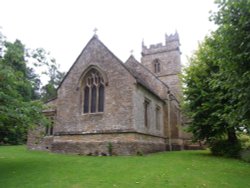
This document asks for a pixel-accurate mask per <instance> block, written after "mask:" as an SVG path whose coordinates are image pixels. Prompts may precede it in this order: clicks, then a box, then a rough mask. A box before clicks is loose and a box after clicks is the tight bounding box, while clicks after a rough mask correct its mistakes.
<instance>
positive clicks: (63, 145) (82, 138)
mask: <svg viewBox="0 0 250 188" xmlns="http://www.w3.org/2000/svg"><path fill="white" fill-rule="evenodd" d="M110 146H111V147H112V155H135V154H145V153H151V152H158V151H165V150H166V145H165V139H164V138H162V137H156V136H150V135H144V134H138V133H120V134H119V133H115V134H89V135H88V134H86V135H65V136H55V138H54V142H53V144H52V151H53V152H58V153H75V154H81V155H109V154H110V150H109V147H110Z"/></svg>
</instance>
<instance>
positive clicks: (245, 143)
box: [239, 133, 250, 150]
mask: <svg viewBox="0 0 250 188" xmlns="http://www.w3.org/2000/svg"><path fill="white" fill-rule="evenodd" d="M239 140H240V142H241V145H242V149H243V150H250V135H249V134H246V133H242V134H240V135H239Z"/></svg>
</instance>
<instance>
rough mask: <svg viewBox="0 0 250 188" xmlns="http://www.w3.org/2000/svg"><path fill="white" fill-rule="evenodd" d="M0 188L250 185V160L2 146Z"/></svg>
mask: <svg viewBox="0 0 250 188" xmlns="http://www.w3.org/2000/svg"><path fill="white" fill-rule="evenodd" d="M0 187H1V188H8V187H13V188H21V187H25V188H29V187H32V188H37V187H53V188H56V187H59V188H63V187H70V188H80V187H86V188H89V187H98V188H99V187H107V188H112V187H125V188H132V187H143V188H145V187H149V188H155V187H181V188H183V187H192V188H196V187H211V188H216V187H219V188H224V187H226V188H230V187H239V188H249V187H250V164H249V163H245V162H241V161H238V160H234V159H225V158H218V157H213V156H211V155H210V154H209V152H208V151H181V152H164V153H157V154H151V155H146V156H121V157H87V156H76V155H63V154H53V153H47V152H39V151H28V150H27V149H26V147H25V146H1V147H0Z"/></svg>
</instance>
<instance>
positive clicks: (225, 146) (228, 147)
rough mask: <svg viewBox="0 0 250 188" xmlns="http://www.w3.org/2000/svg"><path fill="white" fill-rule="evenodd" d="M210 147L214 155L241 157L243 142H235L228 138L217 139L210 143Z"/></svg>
mask: <svg viewBox="0 0 250 188" xmlns="http://www.w3.org/2000/svg"><path fill="white" fill-rule="evenodd" d="M210 149H211V152H212V154H213V155H216V156H225V157H233V158H239V157H240V151H241V143H240V142H236V143H234V144H232V143H230V142H228V140H216V141H213V142H212V143H210Z"/></svg>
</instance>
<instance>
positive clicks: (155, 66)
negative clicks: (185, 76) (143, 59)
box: [153, 59, 161, 73]
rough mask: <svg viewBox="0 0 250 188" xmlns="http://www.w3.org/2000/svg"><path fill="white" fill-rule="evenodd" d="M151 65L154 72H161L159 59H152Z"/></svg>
mask: <svg viewBox="0 0 250 188" xmlns="http://www.w3.org/2000/svg"><path fill="white" fill-rule="evenodd" d="M153 66H154V73H159V72H161V64H160V60H159V59H155V60H154V62H153Z"/></svg>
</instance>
